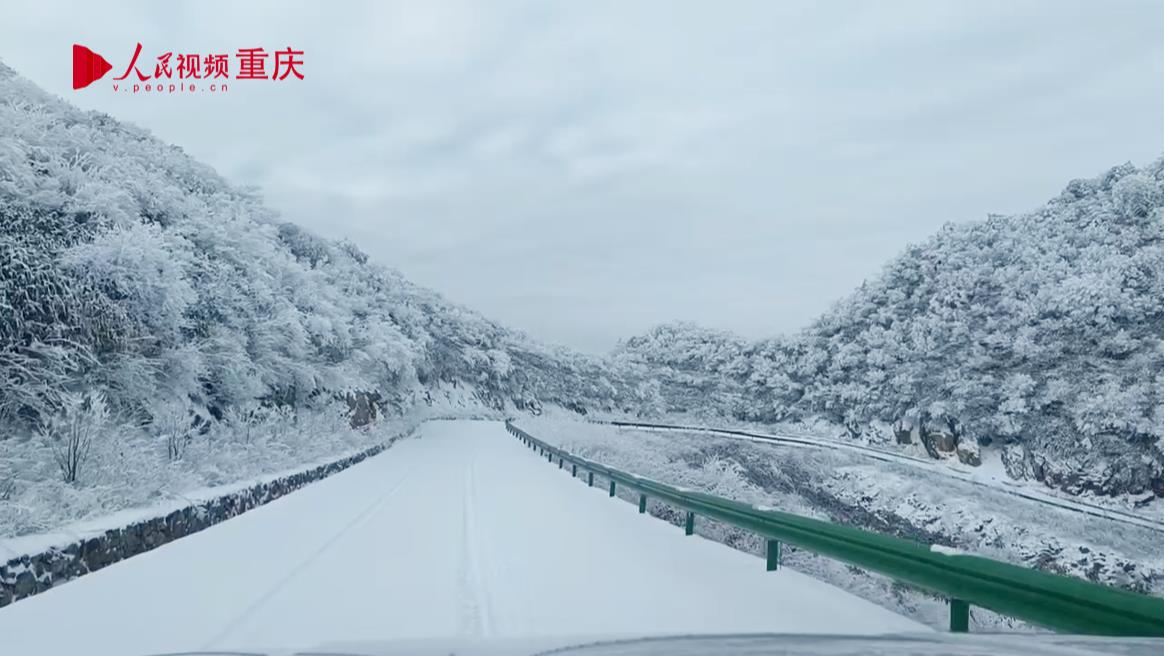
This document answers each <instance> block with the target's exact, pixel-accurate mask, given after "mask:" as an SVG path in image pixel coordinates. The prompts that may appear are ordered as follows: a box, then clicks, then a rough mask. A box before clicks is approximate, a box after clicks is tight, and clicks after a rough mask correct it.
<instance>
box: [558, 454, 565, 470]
mask: <svg viewBox="0 0 1164 656" xmlns="http://www.w3.org/2000/svg"><path fill="white" fill-rule="evenodd" d="M565 466H566V459H565V458H563V457H562V456H558V469H561V468H563V467H565Z"/></svg>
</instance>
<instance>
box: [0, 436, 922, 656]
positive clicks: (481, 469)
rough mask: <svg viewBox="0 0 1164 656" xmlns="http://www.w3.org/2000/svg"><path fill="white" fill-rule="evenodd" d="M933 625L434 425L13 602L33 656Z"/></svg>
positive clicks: (4, 617)
mask: <svg viewBox="0 0 1164 656" xmlns="http://www.w3.org/2000/svg"><path fill="white" fill-rule="evenodd" d="M110 600H117V603H109V602H110ZM63 618H67V621H68V627H69V628H68V630H65V631H62V630H61V627H60V622H61V621H62V619H63ZM925 630H926V629H925V628H924V627H922V626H921V625H919V624H917V623H915V622H913V621H910V620H908V619H905V618H903V617H901V616H898V615H895V614H893V613H891V612H889V611H887V610H885V609H883V608H880V607H878V606H875V605H874V604H871V603H869V602H866V601H863V600H861V599H858V598H856V597H854V596H852V595H849V594H847V593H845V592H843V591H841V590H839V589H837V588H834V587H832V586H830V585H827V584H825V583H822V582H820V581H816V580H814V579H811V578H809V577H807V576H804V575H802V574H799V573H797V572H793V571H791V570H787V569H782V570H780V571H777V572H765V571H764V563H763V561H762V560H761V559H759V558H754V557H752V556H749V555H746V554H743V553H740V552H738V551H734V550H732V549H728V548H727V547H724V546H722V545H719V544H715V543H713V542H710V541H706V540H702V539H700V538H685V537H684V536H683V534H682V531H680V530H677V529H675V528H674V527H672V526H670V525H669V524H667V523H666V522H660V521H657V520H654V519H652V518H649V517H647V518H645V517H642V516H640V515H639V514H638V513H637V512H636V510H635V508H634V506H632V505H630V504H626V503H622V502H620V501H615V500H611V499H609V498H607V496H606V493H605V491H603V490H601V489H588V488H587V487H586V486H585V485H584V484H583V483H581V481H578V480H571V478H570V476H569V472H567V471H562V470H559V469H557V468H556V467H551V466H549V465H547V464H546V462H545V461H544V460H542V459H541V458H539V457H537V456H536V455H535V454H533V453H532V452H531V451H530V450H528V449H525V448H524V447H523V446H522V445H521V444H520V443H519V442H518V441H517V440H515V439H513V438H512V437H510V436H509V435H508V434H507V433H506V432H505V429H504V427H503V425H502V424H500V423H496V422H488V423H486V422H432V423H429V424H427V425H426V426H425V427H424V428H423V429H422V431H421V433H420V437H419V438H418V439H410V440H405V441H403V442H400V443H398V444H397V445H396V446H394V447H393V448H392V449H390V451H388V452H386V453H385V455H383V456H377V457H374V458H370V459H368V460H367V461H365V462H363V463H361V464H359V465H356V466H354V467H352V468H351V469H349V470H347V471H345V472H342V473H340V474H337V475H335V476H332V477H330V478H328V479H325V480H324V481H321V482H319V483H317V484H315V485H312V486H310V487H308V488H306V489H304V490H301V491H299V492H296V493H295V494H293V495H289V496H287V497H284V498H282V499H279V500H277V501H274V502H272V503H270V504H268V505H266V506H264V507H262V508H258V509H256V510H253V511H251V512H249V513H247V514H244V515H241V516H239V517H238V518H235V519H232V520H231V521H228V522H224V523H222V524H219V525H217V526H214V527H211V528H209V529H207V530H205V531H202V532H201V533H197V534H195V535H193V536H190V537H188V538H184V539H182V540H179V541H177V542H173V543H171V544H168V545H166V546H163V547H161V548H159V549H156V550H154V551H151V552H149V553H146V554H143V555H141V556H138V557H135V558H132V559H130V560H127V561H124V562H122V563H118V564H116V565H112V566H110V567H107V568H105V569H103V570H101V571H99V572H96V573H94V574H90V575H88V576H85V577H82V578H81V579H78V580H77V581H74V582H72V583H69V584H67V585H65V586H62V587H60V588H56V589H53V590H50V591H48V592H45V593H42V594H40V595H37V596H34V597H31V598H29V599H26V600H23V601H20V602H17V603H15V604H13V605H12V606H9V607H7V608H5V609H3V610H0V635H3V636H4V643H3V644H4V648H5V649H6V650H9V651H10V652H11V653H13V654H21V655H22V656H37V655H38V654H46V655H47V654H53V655H56V654H66V653H85V654H91V655H92V656H101V655H103V654H109V655H111V656H112V655H114V654H116V655H118V656H121V655H123V654H145V653H173V652H180V651H186V650H194V651H197V650H219V651H221V650H231V649H235V650H255V649H263V648H266V649H274V648H298V649H301V650H309V649H311V648H313V647H317V646H319V645H320V644H321V643H324V642H331V643H343V642H349V643H350V642H358V641H368V640H402V639H410V638H448V637H450V636H463V637H471V638H502V637H522V636H526V637H528V636H555V637H563V636H588V635H606V636H610V635H620V634H621V635H631V636H642V635H652V634H663V633H684V634H690V633H707V632H766V631H772V632H792V633H811V632H821V633H825V632H827V633H845V634H871V633H888V632H905V631H925Z"/></svg>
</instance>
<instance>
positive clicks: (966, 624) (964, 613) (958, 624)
mask: <svg viewBox="0 0 1164 656" xmlns="http://www.w3.org/2000/svg"><path fill="white" fill-rule="evenodd" d="M969 630H970V604H968V603H966V602H965V601H962V600H961V599H951V600H950V632H951V633H966V632H967V631H969Z"/></svg>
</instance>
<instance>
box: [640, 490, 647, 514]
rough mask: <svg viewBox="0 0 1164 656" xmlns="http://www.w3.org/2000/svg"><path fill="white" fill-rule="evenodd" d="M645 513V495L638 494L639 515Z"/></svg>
mask: <svg viewBox="0 0 1164 656" xmlns="http://www.w3.org/2000/svg"><path fill="white" fill-rule="evenodd" d="M645 512H647V495H645V494H640V495H639V514H640V515H641V514H643V513H645Z"/></svg>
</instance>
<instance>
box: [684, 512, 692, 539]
mask: <svg viewBox="0 0 1164 656" xmlns="http://www.w3.org/2000/svg"><path fill="white" fill-rule="evenodd" d="M694 533H695V513H694V512H692V511H690V510H688V511H687V522H686V523H685V524H684V525H683V535H693V534H694Z"/></svg>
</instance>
